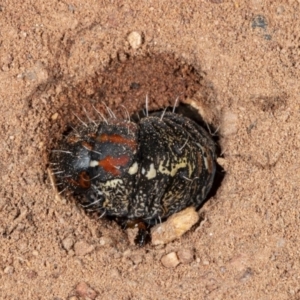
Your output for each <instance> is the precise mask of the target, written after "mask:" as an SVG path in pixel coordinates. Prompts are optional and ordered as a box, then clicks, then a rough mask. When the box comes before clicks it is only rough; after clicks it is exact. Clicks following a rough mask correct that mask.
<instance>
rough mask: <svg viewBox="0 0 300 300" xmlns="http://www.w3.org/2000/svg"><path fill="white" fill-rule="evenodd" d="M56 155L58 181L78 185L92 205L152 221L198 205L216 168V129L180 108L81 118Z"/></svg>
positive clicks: (110, 213)
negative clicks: (132, 117) (134, 115)
mask: <svg viewBox="0 0 300 300" xmlns="http://www.w3.org/2000/svg"><path fill="white" fill-rule="evenodd" d="M51 162H52V163H54V164H55V166H56V169H55V171H54V174H55V176H56V181H57V184H58V187H59V189H60V190H61V191H62V190H65V189H69V190H71V191H73V193H74V196H75V198H76V199H77V200H78V201H79V202H80V203H81V205H82V206H83V207H85V208H86V209H88V210H96V211H99V213H101V214H102V215H105V216H115V217H119V218H125V219H127V220H135V219H138V220H142V221H143V222H145V223H147V224H153V223H154V222H156V221H157V220H162V219H165V218H167V217H168V216H170V215H172V214H173V213H175V212H178V211H180V210H182V209H184V208H186V207H188V206H195V207H198V206H199V205H200V204H201V203H202V202H203V201H204V200H205V198H206V197H207V194H208V192H209V190H210V188H211V186H212V183H213V179H214V175H215V170H216V163H215V143H214V141H213V140H212V139H211V137H210V135H209V134H208V133H207V132H206V131H205V130H204V129H203V128H202V127H201V126H199V125H198V124H197V123H195V122H194V121H193V120H191V119H189V118H187V117H185V116H183V115H179V114H176V113H173V112H164V113H161V112H159V113H158V112H156V113H151V114H149V115H147V116H144V117H143V118H141V119H140V120H139V121H137V122H133V121H129V120H118V119H115V118H110V119H108V120H107V121H103V122H100V123H99V124H95V123H92V124H89V125H81V126H80V127H79V128H77V130H76V131H75V130H74V131H72V132H71V133H70V134H68V135H67V136H66V137H64V138H63V140H62V141H61V142H60V149H59V150H55V151H54V152H53V154H52V157H51Z"/></svg>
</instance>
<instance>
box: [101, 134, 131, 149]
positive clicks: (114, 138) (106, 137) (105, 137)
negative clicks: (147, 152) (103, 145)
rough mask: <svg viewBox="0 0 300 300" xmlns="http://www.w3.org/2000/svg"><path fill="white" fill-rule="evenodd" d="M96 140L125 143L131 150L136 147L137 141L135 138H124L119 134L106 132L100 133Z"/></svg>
mask: <svg viewBox="0 0 300 300" xmlns="http://www.w3.org/2000/svg"><path fill="white" fill-rule="evenodd" d="M97 141H99V142H111V143H114V144H124V145H127V146H128V147H129V148H131V149H132V150H135V149H136V147H137V143H136V141H135V140H131V139H126V138H124V137H123V136H121V135H119V134H106V133H103V134H101V135H100V137H98V138H97Z"/></svg>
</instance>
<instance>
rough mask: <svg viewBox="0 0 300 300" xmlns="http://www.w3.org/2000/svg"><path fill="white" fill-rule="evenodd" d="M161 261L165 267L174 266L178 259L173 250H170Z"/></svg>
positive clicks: (177, 263) (176, 264)
mask: <svg viewBox="0 0 300 300" xmlns="http://www.w3.org/2000/svg"><path fill="white" fill-rule="evenodd" d="M161 263H162V264H163V266H164V267H166V268H175V267H176V266H178V265H179V263H180V261H179V259H178V257H177V255H176V253H175V252H170V253H168V254H166V255H164V256H163V257H162V258H161Z"/></svg>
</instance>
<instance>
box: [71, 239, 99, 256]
mask: <svg viewBox="0 0 300 300" xmlns="http://www.w3.org/2000/svg"><path fill="white" fill-rule="evenodd" d="M94 249H95V247H94V245H90V244H88V243H86V242H84V241H79V242H77V243H76V244H75V245H74V251H75V254H76V255H77V256H84V255H86V254H88V253H91V252H92V251H93V250H94Z"/></svg>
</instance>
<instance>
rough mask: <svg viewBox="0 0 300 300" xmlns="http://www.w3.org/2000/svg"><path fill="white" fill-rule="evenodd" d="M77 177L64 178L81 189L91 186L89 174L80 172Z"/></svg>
mask: <svg viewBox="0 0 300 300" xmlns="http://www.w3.org/2000/svg"><path fill="white" fill-rule="evenodd" d="M78 177H79V178H78V180H74V179H72V178H66V180H67V181H68V182H69V183H70V184H72V185H73V186H76V187H80V188H83V189H89V188H90V187H91V182H90V176H89V175H88V174H87V172H85V171H83V172H81V173H80V174H79V176H78Z"/></svg>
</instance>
